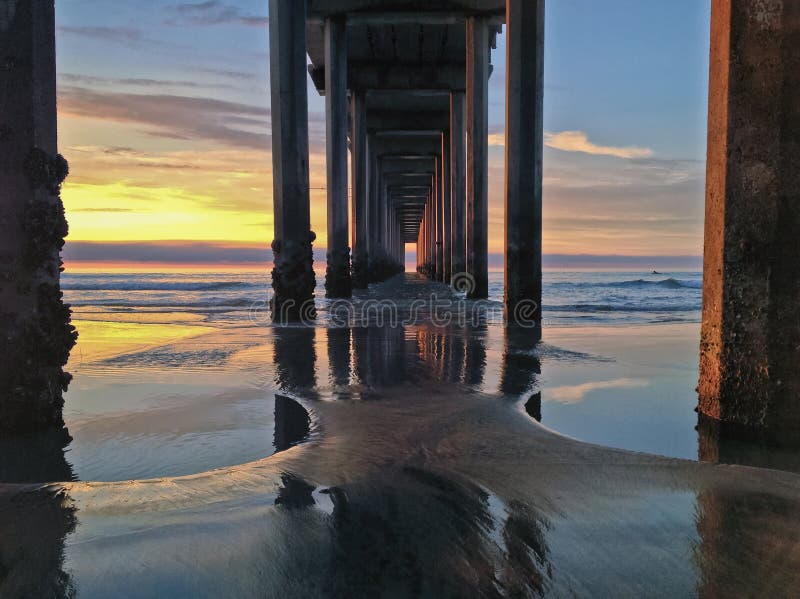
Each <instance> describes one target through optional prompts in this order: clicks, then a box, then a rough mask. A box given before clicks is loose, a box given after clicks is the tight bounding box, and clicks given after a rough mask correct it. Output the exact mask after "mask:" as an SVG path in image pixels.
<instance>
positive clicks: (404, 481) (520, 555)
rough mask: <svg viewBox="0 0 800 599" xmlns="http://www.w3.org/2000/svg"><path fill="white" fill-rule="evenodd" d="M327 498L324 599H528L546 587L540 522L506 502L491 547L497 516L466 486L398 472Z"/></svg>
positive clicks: (423, 473) (486, 498)
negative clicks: (383, 598)
mask: <svg viewBox="0 0 800 599" xmlns="http://www.w3.org/2000/svg"><path fill="white" fill-rule="evenodd" d="M328 492H329V494H330V497H331V500H332V503H333V514H332V518H331V532H332V534H333V535H334V542H333V543H332V544H331V546H332V547H333V548H334V554H333V556H332V558H331V561H330V563H329V565H328V568H327V570H326V571H325V575H324V576H325V580H324V581H323V582H324V584H325V585H326V588H327V589H328V593H329V595H330V596H332V597H362V596H386V595H391V596H413V597H419V596H423V597H466V596H480V597H505V596H520V597H530V596H535V595H542V594H543V593H544V592H545V590H546V588H547V587H546V581H547V580H548V579H549V576H550V569H551V568H550V566H549V563H548V562H547V555H548V549H547V545H546V542H545V531H544V528H545V526H544V524H543V521H542V520H541V519H540V518H539V517H537V516H535V514H533V512H532V511H531V510H528V509H527V508H525V507H524V506H522V505H519V504H517V505H515V506H513V507H512V509H510V510H509V513H510V515H509V516H508V518H507V520H506V523H505V525H504V526H503V528H502V530H503V539H502V540H503V545H505V546H502V545H498V544H497V542H496V540H495V538H494V536H493V531H494V530H496V529H497V528H498V527H500V526H502V524H501V523H500V522H498V520H499V519H501V518H504V517H505V514H504V513H502V514H501V513H495V512H497V511H498V510H497V509H496V506H495V509H493V503H495V504H496V503H497V501H496V500H492V499H491V497H490V495H489V494H488V493H487V492H486V491H485V490H483V489H482V488H480V487H478V486H476V485H474V484H472V483H469V482H467V481H464V480H459V479H456V478H452V477H449V476H445V475H443V474H439V473H435V472H432V471H429V470H422V469H417V468H412V467H406V468H403V469H402V470H400V471H394V472H393V473H392V476H391V477H385V478H384V477H379V478H378V479H372V478H371V479H368V480H363V481H360V482H357V483H349V484H346V485H342V486H339V487H335V488H332V489H330V490H328ZM398 523H402V525H400V526H398ZM515 593H516V594H515Z"/></svg>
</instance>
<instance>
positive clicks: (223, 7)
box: [168, 0, 269, 27]
mask: <svg viewBox="0 0 800 599" xmlns="http://www.w3.org/2000/svg"><path fill="white" fill-rule="evenodd" d="M168 10H169V11H170V12H171V13H173V14H174V15H175V16H176V17H177V19H175V18H174V19H172V21H171V23H173V24H176V23H177V21H181V22H183V23H189V24H191V25H201V26H205V25H228V24H235V25H246V26H248V27H266V26H267V25H268V24H269V19H268V17H265V16H259V15H249V14H245V13H243V12H242V11H241V9H240V8H239V7H237V6H233V5H230V4H225V3H223V2H220V1H219V0H208V1H207V2H194V3H185V4H176V5H174V6H171V7H169V9H168Z"/></svg>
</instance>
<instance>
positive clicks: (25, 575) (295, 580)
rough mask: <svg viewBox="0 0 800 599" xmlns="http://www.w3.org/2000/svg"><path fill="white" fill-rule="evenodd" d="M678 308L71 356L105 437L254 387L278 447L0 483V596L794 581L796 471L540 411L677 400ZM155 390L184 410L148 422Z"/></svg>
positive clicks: (734, 586)
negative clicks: (564, 427) (514, 324)
mask: <svg viewBox="0 0 800 599" xmlns="http://www.w3.org/2000/svg"><path fill="white" fill-rule="evenodd" d="M410 283H412V284H413V285H418V284H419V283H417V282H416V281H413V280H412V281H411V282H410ZM395 284H396V283H395ZM404 287H405V286H404ZM390 291H391V292H392V293H393V294H395V295H397V294H398V293H401V294H402V292H403V291H402V290H398V289H397V288H391V289H390ZM406 291H407V292H408V293H411V292H412V291H413V292H416V291H418V289H416V290H408V289H406ZM380 292H381V290H380V289H379V290H378V291H377V293H380ZM437 293H443V292H442V290H441V289H439V290H438V291H437ZM687 326H688V325H659V326H658V327H656V328H658V333H657V334H653V333H652V329H653V327H643V329H642V330H641V331H627V333H624V332H618V331H606V334H604V335H602V334H598V333H597V331H596V330H594V332H593V334H587V333H588V331H580V330H578V329H570V330H559V331H545V336H544V343H542V344H536V343H535V339H532V338H531V336H530V332H529V331H520V330H513V329H512V330H509V329H504V328H503V327H500V326H496V327H495V326H482V325H478V326H474V327H467V328H459V327H448V328H441V327H435V326H433V325H431V324H429V323H425V322H421V323H418V324H416V325H413V326H409V327H406V328H396V329H393V328H389V327H366V328H354V329H352V330H351V329H330V328H325V327H324V326H322V323H321V324H320V326H317V327H314V328H313V329H309V328H304V327H286V328H273V327H265V326H260V325H259V326H252V327H249V328H248V329H247V331H242V330H232V329H226V328H220V329H217V330H213V331H211V332H207V333H206V334H204V335H202V336H197V337H191V338H186V339H177V338H176V339H174V340H173V341H172V342H171V343H169V344H167V345H159V346H158V347H151V348H149V349H147V348H146V349H145V350H136V351H135V353H132V354H131V353H122V354H119V356H122V357H123V358H124V359H123V360H122V361H121V362H120V361H116V362H113V361H112V362H109V361H108V360H109V359H108V358H103V359H102V360H99V361H97V362H90V363H84V364H83V366H82V368H81V370H80V371H79V373H78V377H77V379H76V382H77V381H78V380H81V378H82V377H83V380H84V383H85V386H84V387H82V388H83V389H84V395H89V396H90V397H92V399H91V400H85V401H86V402H87V403H86V406H89V405H91V402H96V403H99V402H100V401H101V397H102V396H103V393H106V394H107V395H109V396H110V402H111V405H110V406H108V408H107V411H108V413H109V417H110V418H111V420H106V424H107V425H108V426H109V431H113V430H115V427H117V428H118V431H124V430H125V428H124V426H122V425H117V424H114V422H113V420H114V418H117V419H120V418H121V419H122V420H123V421H124V422H125V426H128V427H129V428H128V431H129V435H128V436H129V437H131V436H135V432H133V431H135V430H137V429H138V430H140V431H141V430H155V431H156V433H158V431H159V426H162V429H161V430H162V433H163V432H164V431H169V430H175V429H176V428H180V427H181V426H183V427H184V428H187V429H192V428H197V429H201V430H202V429H204V427H206V428H207V425H206V424H205V422H206V418H205V417H204V414H213V413H214V412H215V411H217V414H223V413H227V410H226V409H224V408H220V407H219V406H220V405H222V406H225V405H227V406H230V405H237V404H238V402H239V400H240V399H241V398H242V397H249V398H251V399H252V400H253V401H258V398H259V397H260V398H261V400H262V401H266V402H271V403H269V405H270V406H272V410H274V413H275V416H276V422H275V424H274V426H273V427H272V428H273V429H274V430H269V433H271V434H270V435H267V436H268V437H270V438H267V439H266V443H267V445H270V447H269V448H266V447H265V448H264V454H263V455H264V456H266V455H267V454H268V453H271V452H272V451H276V450H278V451H277V453H275V454H274V455H271V456H269V457H264V458H263V459H254V460H252V461H248V462H249V463H245V464H242V465H234V464H236V463H239V462H231V463H229V464H221V465H223V466H225V467H223V468H220V469H218V470H214V471H210V472H201V471H197V473H195V474H191V475H188V476H182V477H172V478H152V479H150V480H139V481H133V482H130V481H123V482H106V483H102V482H73V483H67V484H53V485H46V486H42V485H28V486H20V485H0V530H3V531H4V533H3V535H2V536H0V595H2V596H3V597H6V596H9V597H15V596H56V597H59V596H63V597H67V596H71V595H70V592H75V594H76V596H78V597H153V596H175V597H199V596H201V597H220V596H236V597H264V596H269V597H271V596H280V597H360V596H386V597H393V596H422V597H463V596H485V597H506V596H512V597H516V596H522V597H525V596H615V597H628V596H629V597H642V596H648V597H651V596H652V597H658V596H663V597H676V596H708V597H718V596H730V597H737V596H774V597H782V596H787V597H788V596H791V595H792V593H793V592H794V590H795V589H796V588H797V584H798V582H800V580H798V579H800V521H798V519H797V517H796V514H797V513H798V508H800V476H798V475H796V474H792V473H789V472H780V471H776V470H766V469H756V468H747V467H742V466H715V465H710V464H697V463H693V462H691V461H687V460H680V459H675V458H662V457H655V456H652V455H648V454H644V453H635V452H630V451H625V450H618V449H608V448H604V447H602V446H599V445H592V444H588V443H585V442H582V441H579V440H576V439H572V438H569V437H567V436H564V435H562V434H560V433H556V432H553V431H552V430H549V429H548V428H545V427H544V426H542V425H540V424H538V423H537V422H536V420H535V419H534V418H535V417H539V416H542V417H543V418H544V423H545V425H548V426H549V425H550V424H549V423H548V419H547V418H548V413H549V414H550V415H551V416H552V419H551V421H550V422H553V421H555V420H556V418H557V417H561V418H562V422H572V421H574V420H575V418H565V417H564V416H563V414H561V415H559V412H558V410H560V409H564V408H563V406H566V407H567V408H569V407H570V406H581V405H584V407H585V404H587V403H588V404H591V403H592V402H598V403H599V404H602V405H608V404H607V402H603V401H600V400H599V399H598V394H600V397H602V395H603V394H622V395H624V396H627V395H628V394H630V396H631V397H636V396H641V397H647V396H648V394H652V393H653V392H654V390H655V395H657V396H658V397H657V399H656V400H647V401H642V402H640V403H639V404H635V403H626V402H624V401H623V402H622V404H621V407H622V408H626V409H629V410H630V409H632V407H631V406H633V407H637V406H638V407H639V408H640V409H642V410H645V411H646V410H647V409H650V408H653V409H658V406H659V405H662V404H664V403H665V402H668V401H685V400H684V399H681V398H677V399H675V398H674V397H672V396H673V394H672V393H671V392H670V387H669V385H667V384H666V383H665V381H673V383H672V384H674V385H678V384H679V383H675V382H674V381H676V380H681V381H682V382H681V383H680V385H682V386H680V387H675V388H676V389H677V388H681V389H682V388H683V386H685V385H687V384H688V385H690V387H689V393H690V392H691V388H692V387H693V386H694V381H692V380H691V378H690V375H687V374H686V370H687V369H688V370H689V371H691V368H693V366H691V365H690V364H691V363H690V361H689V360H690V356H684V355H683V354H682V353H681V354H679V353H678V352H677V351H676V350H680V348H683V347H688V346H690V344H691V343H692V335H691V333H690V330H691V328H690V327H689V328H686V327H687ZM662 327H663V328H662ZM681 327H684V328H683V329H682V328H681ZM648 331H650V335H649V341H648V340H647V336H645V337H643V336H642V335H641V333H647V332H648ZM631 339H642V341H641V342H640V344H639V345H637V344H636V343H633V342H632V341H631ZM670 344H673V345H674V347H670ZM231 346H235V349H231ZM653 346H655V347H653ZM695 347H696V346H695ZM219 348H227V349H225V352H226V355H225V357H221V356H220V355H217V354H213V353H209V352H211V351H212V350H213V349H219ZM648 348H649V349H648ZM229 350H230V351H229ZM189 352H193V355H194V357H195V360H194V362H192V360H191V359H190V360H188V362H187V356H186V354H187V353H189ZM168 355H173V356H174V355H183V361H182V362H178V361H175V362H170V360H169V359H168V357H167V356H168ZM677 356H680V357H677ZM181 364H182V365H181ZM108 369H111V370H112V371H114V372H116V375H117V378H116V379H115V380H108V376H109V372H108ZM570 373H571V374H570ZM104 376H105V377H106V378H103V377H104ZM687 376H688V377H689V378H688V380H686V379H687ZM92 377H95V382H94V386H93V384H92ZM99 380H102V381H104V382H103V383H102V385H105V387H104V389H105V391H103V392H101V391H98V390H97V389H96V388H95V387H96V386H97V385H99V384H100V383H98V381H99ZM147 384H149V385H152V386H153V387H152V388H149V389H148V388H147V387H146V385H147ZM665 385H666V386H665ZM143 386H144V388H143ZM78 388H81V387H78ZM117 388H122V389H126V388H127V389H128V391H127V394H125V395H124V398H123V399H121V400H119V401H116V402H115V397H114V396H116V395H117V392H116V391H115V389H117ZM91 389H95V390H94V395H92V392H90V391H91ZM659 390H661V391H660V392H659ZM137 393H138V395H137ZM165 397H172V398H173V401H174V402H175V405H180V406H181V407H182V408H181V409H185V410H186V411H187V413H188V411H191V407H192V406H194V407H195V409H196V410H195V411H196V413H195V414H194V420H191V419H190V420H186V419H185V418H184V416H179V417H176V421H175V423H170V421H169V419H167V418H163V413H161V412H159V411H158V410H155V408H156V406H158V407H159V409H160V408H163V407H164V406H163V404H162V401H163V399H164V398H165ZM276 397H277V398H278V399H277V400H276V399H275V398H276ZM282 397H285V398H287V399H285V400H284V399H281V398H282ZM214 398H217V399H216V400H215V399H214ZM225 398H227V400H226V399H225ZM234 398H237V399H234ZM68 401H69V399H68ZM293 402H295V403H293ZM76 403H80V402H76ZM68 405H69V404H68ZM126 405H127V410H126V409H125V406H126ZM292 406H294V407H292ZM298 406H302V408H303V409H300V408H299V407H298ZM614 407H616V408H617V409H618V410H619V408H620V406H612V408H614ZM134 408H135V409H134ZM612 408H608V409H609V410H611V409H612ZM95 409H96V410H97V411H100V409H101V408H95ZM220 410H221V411H220ZM89 412H90V410H89V408H88V407H85V409H84V416H85V417H86V422H87V423H89V424H86V426H89V427H91V426H92V425H91V424H90V423H91V421H92V420H93V419H94V418H93V417H89V416H88V413H89ZM127 412H136V413H137V414H136V416H135V417H134V416H132V415H130V414H128V415H127V416H126V417H124V418H123V414H124V413H127ZM148 413H150V417H149V418H148ZM179 413H180V412H179ZM306 414H307V415H308V416H306ZM136 418H139V419H140V421H139V422H136ZM307 418H308V419H307ZM690 418H691V416H690ZM73 419H74V421H75V422H78V419H77V417H76V416H75V415H74V414H73ZM148 420H149V421H148ZM211 420H213V418H211ZM245 420H246V418H245ZM109 422H111V424H108V423H109ZM226 426H227V428H226V427H225V426H222V427H220V428H221V429H226V430H236V429H237V428H238V427H239V426H241V422H239V423H238V424H237V423H236V422H235V421H234V422H233V423H232V424H231V423H228V425H226ZM626 426H642V424H641V422H640V421H636V420H633V421H630V420H627V419H624V418H622V419H621V420H620V424H619V427H618V428H619V432H620V435H621V436H623V437H624V435H625V431H626V430H627V429H626ZM244 428H246V427H244ZM306 428H307V430H306ZM590 428H591V427H590V426H587V427H586V430H590ZM77 429H78V430H79V431H80V430H81V429H80V426H78V427H77ZM70 430H71V431H72V427H71V428H70ZM265 430H266V429H265ZM184 432H185V431H184ZM562 432H569V433H570V434H572V435H573V436H577V435H575V433H574V432H570V431H562ZM692 432H693V431H692ZM304 433H307V434H304ZM73 434H75V433H73ZM695 434H696V433H695ZM168 436H169V435H168V434H160V435H159V434H156V435H155V436H154V439H160V438H163V437H168ZM178 437H180V435H178ZM228 438H229V439H231V440H235V439H236V436H235V435H232V436H230V435H229V436H228ZM76 439H77V434H76ZM121 439H122V440H120V441H119V443H120V446H121V447H122V448H124V445H125V435H121ZM212 439H213V437H212ZM633 439H634V441H636V439H637V437H636V436H634V438H633ZM184 440H186V439H184ZM195 441H196V439H189V440H188V443H189V446H190V447H192V446H193V447H200V446H201V445H202V444H200V445H197V444H194V443H195ZM297 442H299V443H298V444H295V443H297ZM628 442H631V441H628V440H626V441H625V443H628ZM637 442H638V441H637ZM695 442H696V441H695ZM233 444H234V445H235V443H233ZM211 445H212V453H213V447H214V441H213V440H212V441H211ZM275 445H277V447H275ZM108 447H110V446H108ZM163 447H164V448H169V447H170V443H165V444H164V445H163ZM60 451H61V449H60V446H59V443H58V442H54V443H53V450H52V452H51V457H52V461H53V463H54V464H56V466H58V464H59V455H58V454H59V452H60ZM117 451H118V452H119V453H123V452H124V449H118V450H117ZM222 453H223V454H225V457H226V458H227V459H230V460H233V459H235V458H236V457H238V456H237V453H236V450H229V451H227V452H226V451H222ZM113 455H114V454H113V452H112V456H113ZM38 459H41V457H40V458H38ZM60 460H61V463H62V465H63V463H64V461H65V458H64V454H63V452H61V454H60ZM157 462H158V461H157V460H156V462H155V463H154V464H153V465H154V466H157V465H158V463H157ZM46 470H47V469H46V468H44V467H42V471H46ZM122 470H124V469H120V471H122ZM52 472H55V470H52ZM77 474H78V476H81V475H80V472H78V473H77ZM81 478H84V479H85V478H86V477H83V476H81ZM52 480H55V479H52ZM62 480H63V479H62ZM3 573H5V574H3Z"/></svg>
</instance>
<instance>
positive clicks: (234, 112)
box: [59, 86, 270, 149]
mask: <svg viewBox="0 0 800 599" xmlns="http://www.w3.org/2000/svg"><path fill="white" fill-rule="evenodd" d="M59 100H60V111H61V114H62V115H65V116H71V117H81V118H89V119H101V120H109V121H114V122H118V123H130V124H136V125H141V126H143V127H144V131H145V132H146V133H148V134H149V135H152V136H155V137H162V138H167V139H183V140H193V141H196V140H210V141H216V142H221V143H223V144H226V145H230V146H238V147H245V148H258V149H265V148H266V147H267V145H268V134H269V117H270V110H269V108H267V107H262V106H252V105H249V104H243V103H239V102H231V101H226V100H217V99H213V98H202V97H191V96H178V95H170V94H153V95H147V94H133V93H117V92H102V91H96V90H91V89H87V88H84V87H77V86H63V87H62V88H61V90H60V93H59ZM242 123H246V124H247V125H248V126H249V128H247V129H245V128H243V127H240V126H239V125H240V124H242Z"/></svg>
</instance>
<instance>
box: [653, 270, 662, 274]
mask: <svg viewBox="0 0 800 599" xmlns="http://www.w3.org/2000/svg"><path fill="white" fill-rule="evenodd" d="M653 274H654V275H660V274H661V273H660V272H658V271H657V270H654V271H653Z"/></svg>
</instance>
